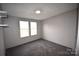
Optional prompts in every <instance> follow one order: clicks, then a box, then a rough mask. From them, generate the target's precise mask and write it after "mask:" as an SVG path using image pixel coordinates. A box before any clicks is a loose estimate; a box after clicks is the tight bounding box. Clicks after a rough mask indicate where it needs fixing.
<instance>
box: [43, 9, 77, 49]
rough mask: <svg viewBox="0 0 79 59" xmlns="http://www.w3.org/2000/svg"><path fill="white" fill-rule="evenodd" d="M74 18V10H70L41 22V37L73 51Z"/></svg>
mask: <svg viewBox="0 0 79 59" xmlns="http://www.w3.org/2000/svg"><path fill="white" fill-rule="evenodd" d="M76 16H77V15H76V10H72V11H69V12H66V13H63V14H61V15H58V16H55V17H51V18H49V19H47V20H45V21H43V37H44V38H45V39H46V40H49V41H52V42H55V43H58V44H61V45H64V46H67V47H70V48H73V49H74V48H75V34H76Z"/></svg>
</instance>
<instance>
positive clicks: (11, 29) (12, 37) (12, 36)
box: [4, 16, 41, 48]
mask: <svg viewBox="0 0 79 59" xmlns="http://www.w3.org/2000/svg"><path fill="white" fill-rule="evenodd" d="M19 20H29V19H21V18H17V17H12V16H11V17H9V18H8V19H6V20H5V21H4V23H7V24H8V25H9V26H8V28H5V29H4V34H5V35H4V36H5V44H6V48H10V47H14V46H17V45H21V44H23V43H27V42H30V41H33V40H36V39H39V38H40V37H41V23H40V21H37V22H38V35H35V36H30V37H26V38H20V33H19V23H18V22H19ZM32 21H34V20H32Z"/></svg>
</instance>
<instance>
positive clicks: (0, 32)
mask: <svg viewBox="0 0 79 59" xmlns="http://www.w3.org/2000/svg"><path fill="white" fill-rule="evenodd" d="M0 23H2V22H1V18H0ZM3 34H4V33H3V28H2V27H0V56H3V55H5V48H4V38H3V37H4V36H3Z"/></svg>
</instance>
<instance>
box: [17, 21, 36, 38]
mask: <svg viewBox="0 0 79 59" xmlns="http://www.w3.org/2000/svg"><path fill="white" fill-rule="evenodd" d="M20 21H28V23H29V25H28V26H29V36H26V37H32V36H36V35H38V21H37V20H31V19H20V20H18V28H19V37H20V38H26V37H21V36H20V23H19V22H20ZM31 22H36V23H37V34H36V35H31V24H30V23H31Z"/></svg>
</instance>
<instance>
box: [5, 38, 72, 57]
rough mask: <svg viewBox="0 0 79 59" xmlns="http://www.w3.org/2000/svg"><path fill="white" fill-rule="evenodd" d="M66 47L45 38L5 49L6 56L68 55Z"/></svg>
mask: <svg viewBox="0 0 79 59" xmlns="http://www.w3.org/2000/svg"><path fill="white" fill-rule="evenodd" d="M67 49H70V48H67V47H64V46H61V45H58V44H55V43H52V42H49V41H47V40H42V39H39V40H36V41H33V42H30V43H26V44H23V45H20V46H17V47H13V48H9V49H7V50H6V55H7V56H70V55H71V54H70V52H69V51H67Z"/></svg>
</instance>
